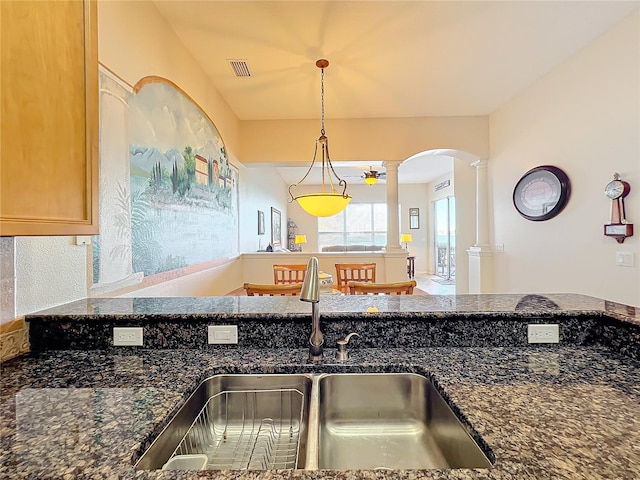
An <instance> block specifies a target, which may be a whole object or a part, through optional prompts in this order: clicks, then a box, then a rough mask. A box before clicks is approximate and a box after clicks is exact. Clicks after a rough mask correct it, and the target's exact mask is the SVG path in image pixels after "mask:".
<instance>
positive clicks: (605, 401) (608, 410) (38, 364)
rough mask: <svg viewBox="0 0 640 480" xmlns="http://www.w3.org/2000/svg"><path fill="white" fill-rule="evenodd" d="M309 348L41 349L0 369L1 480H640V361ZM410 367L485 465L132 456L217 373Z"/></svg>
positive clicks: (608, 356) (535, 353)
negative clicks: (183, 461)
mask: <svg viewBox="0 0 640 480" xmlns="http://www.w3.org/2000/svg"><path fill="white" fill-rule="evenodd" d="M332 354H333V351H327V355H326V358H327V360H326V361H325V363H323V364H321V365H309V364H308V363H307V360H306V355H307V351H306V350H304V349H296V350H283V349H274V350H251V349H236V350H224V351H220V352H216V353H211V352H202V351H198V350H171V351H167V350H141V351H138V352H136V353H135V354H121V355H117V354H113V353H106V352H100V351H50V352H45V353H42V354H39V355H37V356H32V357H25V358H17V359H14V360H11V361H9V362H7V363H6V364H4V365H3V366H2V383H3V386H2V394H1V400H2V402H1V411H0V434H1V438H2V441H1V444H0V477H1V478H7V479H13V478H18V479H22V478H38V479H45V478H92V479H93V478H95V479H112V478H113V479H115V478H140V479H146V478H218V479H224V478H228V479H231V478H247V479H249V478H269V479H271V478H308V479H312V478H322V477H333V478H343V479H350V478H354V479H355V478H432V479H462V478H466V479H476V478H492V479H514V478H517V479H520V478H523V479H524V478H536V479H542V478H563V479H576V478H585V479H599V478H611V479H614V478H615V479H633V478H638V477H640V456H639V455H638V449H637V447H638V445H640V368H639V367H640V362H638V361H636V360H632V359H629V358H626V357H622V356H620V355H618V354H615V353H612V352H610V351H609V350H607V349H602V348H595V347H590V348H580V347H557V348H551V347H535V348H530V349H522V348H473V347H467V348H444V347H443V348H418V349H412V350H409V351H408V350H405V349H390V350H388V351H381V350H378V349H360V350H353V351H352V359H350V360H349V361H348V362H347V363H346V364H340V365H336V364H335V361H333V360H328V359H330V358H332V356H331V355H332ZM380 370H382V371H415V372H418V373H429V374H430V375H433V378H434V379H435V380H436V382H437V383H438V385H439V386H440V387H441V388H442V389H443V390H444V393H445V394H446V395H447V396H448V398H449V399H450V401H451V402H453V404H454V405H455V406H456V407H457V408H458V409H459V410H460V411H461V412H462V414H463V415H464V419H465V420H466V422H467V423H468V424H469V425H470V426H471V427H472V428H473V429H474V430H475V431H476V432H477V433H478V434H479V435H480V436H481V437H482V439H483V440H484V441H485V442H486V444H487V445H488V446H489V448H490V449H491V451H492V452H493V454H494V455H495V458H496V461H495V464H494V466H493V467H492V468H490V469H486V470H481V469H477V470H411V471H398V472H370V471H346V472H345V471H342V472H334V471H325V470H322V471H315V472H314V471H300V470H295V471H286V472H282V471H277V472H275V471H271V472H245V473H240V472H234V471H223V472H198V473H195V472H180V473H176V472H160V471H157V472H142V471H135V470H134V469H133V466H132V463H133V459H134V458H136V457H137V455H139V453H140V450H141V446H142V445H143V444H145V442H147V441H148V440H149V439H150V435H151V433H152V432H153V431H157V430H159V428H160V427H161V425H162V422H163V420H164V419H165V417H166V416H167V415H168V414H169V413H170V412H171V411H172V410H173V409H174V408H175V407H176V406H177V405H178V404H179V403H180V401H181V400H182V399H183V397H184V395H185V393H187V392H190V391H191V390H192V389H193V388H194V387H195V386H196V385H197V384H198V383H199V381H200V380H201V379H202V378H205V377H207V376H209V375H212V374H216V373H226V372H259V373H276V372H278V373H289V372H294V371H317V372H320V371H338V372H339V371H369V372H370V371H380Z"/></svg>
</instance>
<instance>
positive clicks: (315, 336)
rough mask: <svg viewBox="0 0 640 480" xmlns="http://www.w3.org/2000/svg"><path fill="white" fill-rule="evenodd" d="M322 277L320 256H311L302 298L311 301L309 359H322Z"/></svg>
mask: <svg viewBox="0 0 640 480" xmlns="http://www.w3.org/2000/svg"><path fill="white" fill-rule="evenodd" d="M319 286H320V278H319V276H318V258H317V257H311V258H310V259H309V262H308V263H307V273H306V274H305V276H304V281H303V283H302V289H301V290H300V300H301V301H303V302H310V303H311V336H310V337H309V360H311V361H314V362H317V361H320V360H322V356H323V347H324V335H322V331H321V330H320V289H319Z"/></svg>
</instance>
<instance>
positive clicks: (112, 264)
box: [90, 68, 144, 296]
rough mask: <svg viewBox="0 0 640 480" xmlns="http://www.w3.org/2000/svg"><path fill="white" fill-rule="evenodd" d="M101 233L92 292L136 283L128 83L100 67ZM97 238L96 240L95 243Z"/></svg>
mask: <svg viewBox="0 0 640 480" xmlns="http://www.w3.org/2000/svg"><path fill="white" fill-rule="evenodd" d="M99 79H100V236H99V237H95V238H94V248H99V253H98V258H99V265H100V267H99V271H100V274H99V278H94V279H93V283H94V284H93V286H92V287H91V290H90V292H91V295H92V296H95V295H100V294H103V293H105V292H109V291H112V290H115V289H118V288H122V287H126V286H129V285H135V284H138V283H140V282H141V281H142V278H143V276H144V275H143V274H142V272H140V273H133V249H132V227H131V207H130V200H129V198H130V195H131V172H130V160H129V98H130V96H131V87H129V86H128V85H126V84H124V83H123V82H122V81H121V80H120V79H118V78H117V77H115V76H114V75H113V74H112V73H111V72H109V71H108V70H106V69H102V68H101V69H100V75H99ZM96 242H99V243H96Z"/></svg>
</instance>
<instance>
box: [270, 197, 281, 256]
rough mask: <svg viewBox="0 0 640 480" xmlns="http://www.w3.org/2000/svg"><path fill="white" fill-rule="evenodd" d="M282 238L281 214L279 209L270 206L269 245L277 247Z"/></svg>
mask: <svg viewBox="0 0 640 480" xmlns="http://www.w3.org/2000/svg"><path fill="white" fill-rule="evenodd" d="M281 238H282V215H281V214H280V210H277V209H275V208H273V207H271V246H272V247H273V248H276V247H279V246H280V242H281Z"/></svg>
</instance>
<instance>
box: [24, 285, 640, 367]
mask: <svg viewBox="0 0 640 480" xmlns="http://www.w3.org/2000/svg"><path fill="white" fill-rule="evenodd" d="M370 307H375V308H376V309H377V312H375V313H368V312H367V310H368V309H369V308H370ZM638 310H640V309H636V308H634V307H629V306H626V305H621V304H617V303H614V302H608V301H604V300H600V299H597V298H593V297H588V296H584V295H573V294H554V295H544V296H542V295H451V296H437V295H433V296H414V295H407V296H404V295H403V296H365V295H358V296H355V295H347V296H327V297H322V298H321V301H320V312H321V319H322V325H323V327H322V328H323V332H324V333H325V340H326V345H329V346H331V345H333V346H335V344H336V343H335V342H336V340H338V339H339V338H342V337H344V335H345V334H347V333H349V332H353V331H357V332H359V333H360V335H361V336H360V338H359V339H358V341H357V342H356V343H357V345H356V346H360V347H379V346H385V347H404V348H417V347H431V346H437V347H442V346H451V347H455V346H506V347H508V346H515V345H522V346H527V343H528V341H527V325H528V324H530V323H557V324H559V329H560V339H561V344H563V345H576V346H587V345H593V346H605V347H611V348H614V349H615V350H617V351H619V352H621V353H623V354H625V355H628V356H631V357H633V358H635V359H640V312H639V311H638ZM310 311H311V306H310V304H309V303H305V302H301V301H300V300H299V299H298V298H296V297H197V298H185V297H174V298H133V299H124V298H116V299H88V300H82V301H77V302H74V303H70V304H67V305H63V306H61V307H56V308H53V309H50V310H46V311H43V312H39V313H37V314H32V315H29V316H28V318H27V320H28V321H29V324H30V343H31V350H32V351H44V350H49V349H80V350H89V349H110V348H112V345H113V327H116V326H134V327H142V328H143V329H144V344H143V346H144V348H147V349H148V348H162V349H167V348H198V349H208V350H216V349H220V348H224V347H221V346H219V345H216V346H211V345H208V344H207V326H208V325H220V324H233V325H238V346H239V347H253V348H256V347H262V348H281V347H288V348H295V347H300V348H304V347H305V346H307V344H308V343H307V341H308V338H309V332H310V321H309V318H310ZM234 348H235V347H234Z"/></svg>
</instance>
